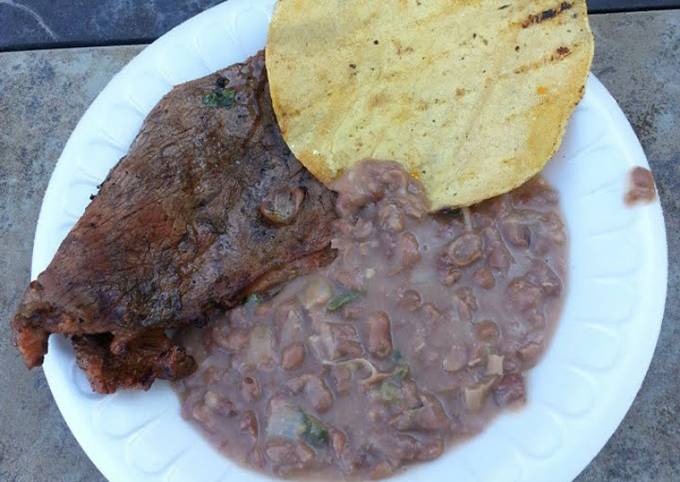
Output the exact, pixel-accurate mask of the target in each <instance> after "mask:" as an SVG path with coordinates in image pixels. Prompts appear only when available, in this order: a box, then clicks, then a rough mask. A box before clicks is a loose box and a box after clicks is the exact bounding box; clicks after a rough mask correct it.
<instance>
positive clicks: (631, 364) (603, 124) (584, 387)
mask: <svg viewBox="0 0 680 482" xmlns="http://www.w3.org/2000/svg"><path fill="white" fill-rule="evenodd" d="M273 4H274V1H273V0H258V1H252V2H248V1H245V0H231V1H229V2H226V3H224V4H222V5H219V6H217V7H215V8H213V9H210V10H208V11H206V12H204V13H202V14H200V15H198V16H197V17H195V18H193V19H191V20H189V21H187V22H186V23H184V24H182V25H181V26H179V27H177V28H176V29H174V30H173V31H171V32H169V33H168V34H167V35H165V36H163V37H162V38H161V39H159V40H158V41H157V42H155V43H154V44H152V45H151V46H149V47H148V48H147V49H145V50H144V51H143V52H142V53H141V54H140V55H139V56H138V57H137V58H135V59H134V60H133V61H132V62H130V64H129V65H127V66H126V67H125V68H124V69H123V70H122V71H121V72H120V73H119V74H118V75H117V76H116V77H114V79H113V80H112V81H111V83H110V84H109V85H108V86H107V87H106V89H104V91H102V93H101V94H100V95H99V97H98V98H97V99H96V100H95V102H94V103H93V104H92V106H91V107H90V108H89V109H88V111H87V113H86V114H85V115H84V116H83V118H82V120H81V121H80V123H79V124H78V126H77V127H76V129H75V131H74V132H73V135H72V136H71V138H70V139H69V141H68V143H67V145H66V148H65V149H64V152H63V154H62V156H61V158H60V159H59V162H58V163H57V166H56V168H55V170H54V173H53V175H52V179H51V181H50V184H49V187H48V188H47V192H46V194H45V199H44V201H43V206H42V211H41V213H40V219H39V221H38V227H37V232H36V237H35V246H34V250H33V266H32V276H33V277H34V278H35V277H36V276H37V275H38V274H39V273H40V272H41V271H42V270H43V269H45V268H46V267H47V265H48V263H49V261H50V260H51V258H52V256H53V255H54V253H55V251H56V249H57V247H58V246H59V243H60V242H61V240H62V239H63V238H64V236H66V234H67V233H68V231H69V229H70V228H71V226H72V225H73V224H74V222H75V221H76V219H77V218H78V217H79V216H80V215H81V214H82V212H83V210H84V209H85V206H86V205H87V204H88V202H89V195H90V194H92V193H94V192H95V190H96V188H95V186H96V185H97V184H98V183H99V182H101V181H102V180H103V179H104V177H105V175H106V174H107V172H108V171H109V169H110V168H111V167H112V166H113V165H114V164H115V163H116V162H117V161H118V159H119V158H120V157H122V156H123V155H124V154H125V153H126V151H127V149H128V147H129V145H130V143H131V142H132V140H133V138H134V136H135V135H136V133H137V132H138V131H139V128H140V126H141V125H142V121H143V119H144V117H145V116H146V114H147V113H148V112H149V111H150V110H151V108H152V107H153V106H154V105H155V104H156V103H157V102H158V101H159V100H160V98H161V97H162V96H163V95H164V94H165V93H166V92H168V91H169V90H170V89H171V87H172V85H174V84H178V83H181V82H185V81H188V80H192V79H195V78H198V77H201V76H204V75H206V74H208V73H210V72H213V71H215V70H217V69H220V68H223V67H226V66H228V65H230V64H232V63H234V62H237V61H242V60H244V59H245V58H246V57H248V56H249V55H251V54H254V53H255V52H256V51H257V50H258V49H260V48H262V47H263V46H264V42H265V37H266V30H267V25H268V21H269V15H270V13H271V9H272V6H273ZM329 48H331V46H329ZM635 165H640V166H645V167H648V165H647V160H646V159H645V155H644V153H643V151H642V149H641V147H640V144H639V143H638V141H637V139H636V137H635V134H634V133H633V130H632V129H631V127H630V125H629V124H628V122H627V121H626V119H625V117H624V115H623V113H622V112H621V111H620V110H619V108H618V106H617V105H616V102H615V101H614V100H613V99H612V98H611V97H610V95H609V94H608V93H607V91H606V90H605V88H604V87H603V86H602V85H601V84H600V83H599V82H598V81H597V79H595V77H593V76H591V77H590V79H589V80H588V85H587V89H586V95H585V98H584V99H583V101H582V102H581V104H580V105H579V107H578V108H577V110H576V112H575V114H574V116H573V118H572V120H571V123H570V125H569V129H568V132H567V135H566V138H565V140H564V143H563V146H562V149H561V150H560V151H559V153H558V154H557V155H556V156H555V158H554V159H553V160H552V162H551V163H550V164H549V166H548V168H547V170H546V174H547V177H548V178H549V179H550V181H552V182H553V183H554V184H555V185H556V186H557V188H558V189H559V191H560V193H561V196H562V207H563V210H564V213H565V216H566V220H567V225H568V230H569V233H570V237H571V258H570V259H571V261H570V264H569V284H570V288H569V292H568V295H567V299H566V305H565V308H564V314H563V316H562V320H561V322H560V325H559V329H558V331H557V333H556V335H555V338H554V340H553V342H552V344H551V346H550V349H549V351H548V353H547V355H546V356H545V358H544V359H543V361H542V362H541V363H540V365H539V366H538V367H537V368H536V369H534V370H533V371H532V372H531V374H530V376H529V402H528V405H527V406H526V408H525V409H523V410H521V411H520V412H518V413H512V414H505V415H503V416H501V417H500V418H498V419H497V420H496V421H495V422H494V423H493V424H492V425H491V426H490V427H489V429H488V430H486V431H485V432H484V433H483V434H482V435H480V436H479V437H477V438H475V439H473V440H472V441H470V442H468V443H465V444H463V445H462V446H460V447H459V448H456V449H455V450H452V451H449V452H447V453H446V454H445V455H444V456H442V457H441V458H439V459H438V460H436V461H434V462H429V463H426V464H423V465H420V466H417V467H414V468H411V469H410V470H408V471H406V472H405V474H402V475H401V476H400V477H397V478H395V479H394V480H397V479H398V480H404V481H405V480H408V481H427V482H433V481H452V480H455V481H457V482H464V481H547V480H550V481H560V480H570V479H572V478H574V477H575V476H576V475H577V474H578V473H579V472H580V471H581V470H582V469H583V468H584V467H585V466H586V465H587V464H588V462H589V461H590V460H591V459H592V458H593V457H594V456H595V455H596V454H597V452H598V451H599V450H600V449H601V448H602V446H603V445H604V444H605V442H606V441H607V439H608V438H609V437H610V436H611V434H612V433H613V432H614V430H615V429H616V427H617V426H618V424H619V423H620V422H621V420H622V418H623V416H624V415H625V413H626V411H627V410H628V408H629V407H630V405H631V403H632V401H633V398H634V397H635V394H636V393H637V391H638V389H639V388H640V385H641V383H642V380H643V378H644V375H645V373H646V371H647V368H648V366H649V362H650V360H651V357H652V353H653V351H654V346H655V344H656V340H657V337H658V334H659V329H660V325H661V318H662V314H663V308H664V301H665V295H666V276H667V252H666V236H665V229H664V224H663V217H662V213H661V206H660V205H659V203H654V204H651V205H648V206H643V207H636V208H634V209H628V208H625V207H624V205H623V202H622V199H623V195H624V189H625V186H626V180H627V173H628V171H629V169H630V168H631V167H632V166H635ZM121 228H123V227H122V226H121ZM44 367H45V373H46V375H47V379H48V381H49V384H50V388H51V389H52V393H53V394H54V398H55V400H56V401H57V404H58V405H59V408H60V410H61V412H62V414H63V415H64V418H65V419H66V422H67V423H68V425H69V427H70V428H71V430H72V431H73V434H74V435H75V436H76V438H77V439H78V441H79V442H80V444H81V446H82V447H83V449H84V450H85V452H87V454H88V455H89V456H90V458H91V459H92V460H93V462H94V463H95V464H96V465H97V467H98V468H99V469H100V470H101V471H102V473H103V474H104V475H105V476H106V477H107V478H109V479H110V480H111V481H121V482H131V481H168V482H169V481H192V482H193V481H200V482H209V481H217V480H225V481H227V480H229V481H234V480H238V481H255V480H264V479H265V478H264V477H262V476H260V475H258V474H256V473H254V472H251V471H248V470H245V469H243V468H240V467H238V466H236V465H234V464H233V463H231V462H230V461H228V460H227V459H225V458H223V457H222V456H220V455H219V454H218V453H217V452H216V451H214V450H213V449H212V448H211V447H210V445H208V444H207V443H206V442H205V441H204V440H203V438H202V437H201V436H200V435H199V434H198V433H197V432H196V431H194V430H193V429H192V427H191V426H190V425H188V424H187V423H186V422H185V421H183V420H182V419H181V418H180V415H179V402H178V400H177V398H176V397H175V395H174V393H173V392H172V391H171V389H170V387H169V386H168V385H167V384H165V383H156V384H155V385H154V387H153V388H152V389H151V390H150V391H149V392H147V393H139V392H134V393H131V392H127V393H117V394H115V395H112V396H108V397H102V396H99V395H96V394H93V393H92V392H91V390H90V388H89V385H88V384H87V382H86V380H85V378H84V376H83V375H82V373H80V371H79V370H78V369H77V368H76V367H75V364H74V359H73V354H72V351H71V349H70V346H69V343H68V342H67V341H66V340H65V339H64V338H62V337H59V336H53V337H51V338H50V352H49V355H48V356H47V357H46V359H45V365H44Z"/></svg>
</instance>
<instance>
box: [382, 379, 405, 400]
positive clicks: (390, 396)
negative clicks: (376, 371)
mask: <svg viewBox="0 0 680 482" xmlns="http://www.w3.org/2000/svg"><path fill="white" fill-rule="evenodd" d="M400 395H401V391H400V390H399V388H398V387H397V386H395V385H394V384H393V383H392V382H390V381H389V380H385V381H384V382H382V383H381V384H380V398H381V399H382V400H383V401H384V402H388V403H391V402H394V401H396V400H397V399H398V398H399V396H400Z"/></svg>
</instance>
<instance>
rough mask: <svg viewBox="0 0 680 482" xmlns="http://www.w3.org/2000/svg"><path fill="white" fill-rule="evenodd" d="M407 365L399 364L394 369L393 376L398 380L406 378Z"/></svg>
mask: <svg viewBox="0 0 680 482" xmlns="http://www.w3.org/2000/svg"><path fill="white" fill-rule="evenodd" d="M408 372H409V369H408V365H407V364H406V363H400V364H399V365H397V368H395V369H394V376H395V377H397V378H398V379H399V380H403V379H405V378H406V377H407V376H408Z"/></svg>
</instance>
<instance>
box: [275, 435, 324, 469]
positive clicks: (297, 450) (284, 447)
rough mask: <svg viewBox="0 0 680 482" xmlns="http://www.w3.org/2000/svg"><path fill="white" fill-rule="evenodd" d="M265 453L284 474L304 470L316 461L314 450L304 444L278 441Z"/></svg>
mask: <svg viewBox="0 0 680 482" xmlns="http://www.w3.org/2000/svg"><path fill="white" fill-rule="evenodd" d="M265 453H266V454H267V458H269V460H271V461H272V463H274V464H276V465H279V466H280V467H279V470H283V471H284V473H288V472H289V471H290V470H293V469H297V470H300V469H303V468H305V467H306V466H308V465H310V463H311V462H313V461H314V450H313V449H312V448H311V447H309V446H308V445H307V444H305V443H303V442H288V441H285V442H284V441H276V442H274V443H272V444H270V445H269V446H268V447H267V448H266V449H265Z"/></svg>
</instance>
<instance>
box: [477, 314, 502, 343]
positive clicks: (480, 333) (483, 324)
mask: <svg viewBox="0 0 680 482" xmlns="http://www.w3.org/2000/svg"><path fill="white" fill-rule="evenodd" d="M475 335H476V336H477V339H479V340H480V341H483V342H487V343H494V342H495V341H496V340H497V339H498V335H499V331H498V325H496V323H494V322H493V321H490V320H484V321H480V322H479V323H475Z"/></svg>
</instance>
